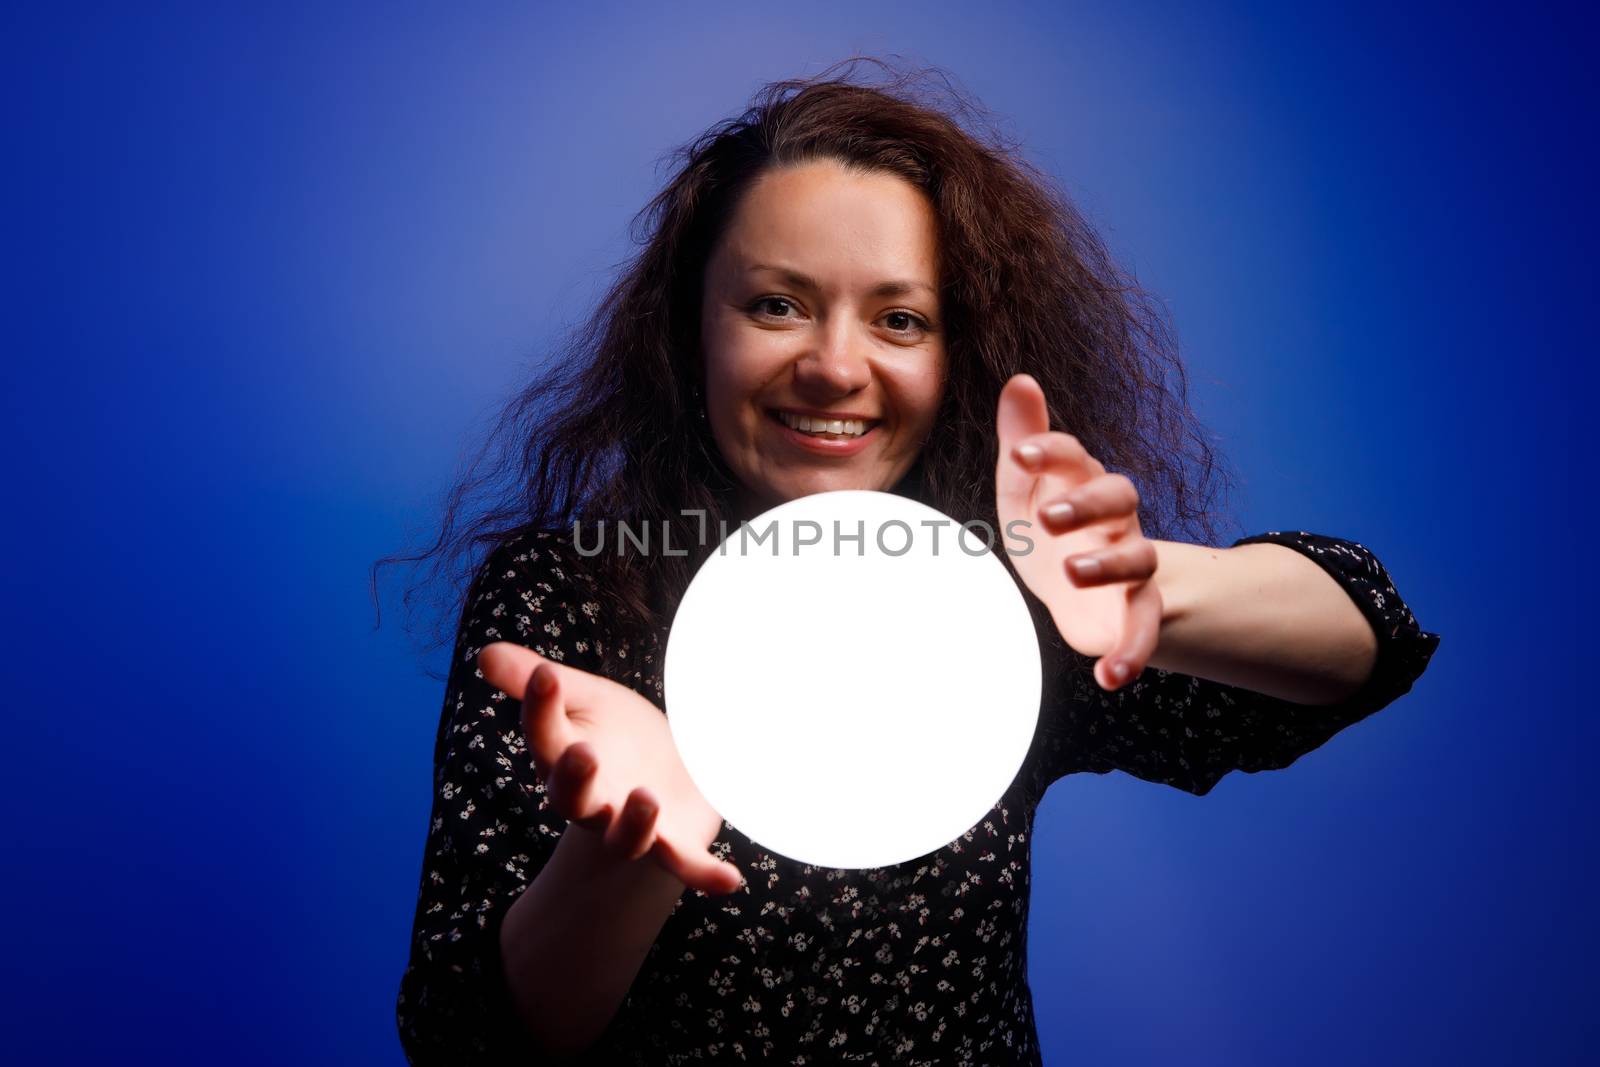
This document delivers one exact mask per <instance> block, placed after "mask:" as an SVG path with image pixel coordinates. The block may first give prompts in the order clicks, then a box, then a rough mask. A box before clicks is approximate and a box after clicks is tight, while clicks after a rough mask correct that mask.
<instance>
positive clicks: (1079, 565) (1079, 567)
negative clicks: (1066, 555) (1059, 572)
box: [1072, 556, 1100, 578]
mask: <svg viewBox="0 0 1600 1067" xmlns="http://www.w3.org/2000/svg"><path fill="white" fill-rule="evenodd" d="M1072 569H1073V570H1074V571H1076V572H1077V573H1078V574H1080V575H1082V576H1083V577H1085V578H1093V577H1094V576H1095V575H1097V574H1099V573H1100V561H1099V560H1097V559H1095V558H1094V557H1093V556H1089V557H1087V558H1086V559H1075V560H1073V561H1072Z"/></svg>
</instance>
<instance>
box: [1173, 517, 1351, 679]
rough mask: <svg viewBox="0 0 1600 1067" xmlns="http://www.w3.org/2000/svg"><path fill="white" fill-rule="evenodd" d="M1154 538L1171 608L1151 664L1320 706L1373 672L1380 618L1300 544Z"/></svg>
mask: <svg viewBox="0 0 1600 1067" xmlns="http://www.w3.org/2000/svg"><path fill="white" fill-rule="evenodd" d="M1152 543H1153V544H1154V545H1155V547H1156V555H1157V558H1158V560H1159V563H1158V564H1157V567H1156V573H1155V576H1154V578H1153V579H1152V580H1153V581H1154V582H1155V583H1156V585H1157V586H1158V587H1159V588H1160V590H1161V600H1162V605H1163V611H1162V619H1161V636H1160V638H1159V640H1158V642H1157V645H1156V650H1155V653H1154V654H1153V655H1152V656H1151V657H1150V661H1149V664H1148V665H1149V666H1151V667H1159V668H1161V669H1163V670H1167V671H1174V672H1177V673H1180V674H1189V675H1193V676H1195V677H1197V678H1206V679H1209V680H1210V681H1213V682H1221V683H1223V684H1224V685H1232V686H1238V687H1239V688H1242V689H1249V690H1253V691H1254V692H1257V693H1265V694H1267V695H1268V696H1273V697H1278V698H1279V699H1281V700H1287V701H1291V702H1293V703H1296V704H1311V705H1331V704H1337V703H1339V702H1340V701H1342V700H1344V699H1345V698H1347V697H1348V696H1350V695H1351V694H1352V693H1354V692H1356V691H1357V690H1358V689H1360V688H1361V687H1362V685H1363V684H1364V683H1365V682H1366V681H1367V679H1368V678H1369V677H1370V676H1371V675H1372V669H1373V665H1374V663H1375V661H1376V659H1377V651H1378V639H1377V635H1376V634H1374V633H1373V630H1372V626H1371V625H1370V624H1369V623H1368V622H1367V620H1366V618H1365V617H1364V616H1363V615H1362V613H1361V609H1360V608H1358V607H1357V606H1356V604H1355V602H1354V601H1353V600H1351V599H1350V595H1349V594H1348V593H1346V592H1345V590H1344V589H1343V588H1341V587H1340V585H1339V583H1338V582H1336V581H1334V580H1333V579H1332V578H1331V577H1329V575H1328V573H1327V572H1326V571H1324V570H1323V569H1322V568H1321V567H1319V566H1318V565H1317V564H1316V563H1314V562H1312V561H1311V560H1309V559H1307V558H1306V557H1305V556H1303V555H1301V554H1300V553H1299V552H1296V551H1294V550H1293V549H1290V548H1285V547H1284V546H1282V545H1273V544H1248V545H1238V546H1235V547H1233V548H1213V547H1210V546H1206V545H1191V544H1184V543H1182V542H1178V541H1153V542H1152Z"/></svg>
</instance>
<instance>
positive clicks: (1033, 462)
mask: <svg viewBox="0 0 1600 1067" xmlns="http://www.w3.org/2000/svg"><path fill="white" fill-rule="evenodd" d="M1042 459H1044V449H1042V448H1040V447H1039V446H1038V445H1018V446H1017V462H1019V463H1021V464H1022V465H1023V466H1024V467H1037V466H1038V465H1039V461H1040V460H1042Z"/></svg>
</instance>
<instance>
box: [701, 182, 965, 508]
mask: <svg viewBox="0 0 1600 1067" xmlns="http://www.w3.org/2000/svg"><path fill="white" fill-rule="evenodd" d="M938 282H939V252H938V220H937V218H936V217H935V215H934V212H933V207H932V205H931V204H930V203H929V202H928V199H927V197H926V196H924V195H923V194H922V193H921V191H919V190H918V189H916V188H915V187H914V186H912V185H909V184H908V183H906V182H905V181H904V180H902V179H901V178H899V177H897V176H895V175H892V174H887V173H885V172H883V171H880V170H869V169H862V168H854V167H849V166H847V165H845V164H843V163H841V162H839V161H837V160H836V159H831V158H821V159H816V160H812V161H807V162H803V163H799V164H795V165H792V166H787V167H781V168H775V169H773V170H771V171H769V172H768V173H766V174H764V175H762V176H761V177H760V178H759V179H757V180H756V181H755V182H753V183H752V184H751V187H750V189H749V191H748V192H746V193H745V195H744V196H743V198H742V199H741V200H740V202H739V206H738V208H737V209H736V210H735V211H734V214H733V218H732V219H731V221H730V222H729V224H728V229H727V232H726V233H725V234H724V235H723V238H722V240H721V242H720V243H719V244H718V246H717V248H716V251H715V252H714V253H713V254H712V257H711V261H710V263H709V264H708V265H707V267H706V272H705V296H704V303H703V310H702V314H701V321H702V323H703V327H702V329H703V333H702V339H701V343H702V352H703V354H704V359H705V380H706V386H705V401H706V411H707V414H708V416H709V419H710V422H711V433H712V436H713V438H714V440H715V441H716V445H717V449H718V451H719V452H720V454H721V455H722V457H723V459H724V460H725V461H726V462H727V465H728V468H729V470H730V472H731V473H732V475H733V477H734V479H735V480H736V481H737V482H738V484H739V491H740V492H739V496H740V504H739V509H740V511H741V513H742V517H749V516H751V515H754V514H758V513H760V512H762V511H765V510H767V509H768V508H770V507H773V506H775V505H777V504H781V503H783V502H784V501H786V500H792V499H794V498H795V497H797V496H804V495H806V494H809V493H821V492H827V491H828V490H830V489H881V490H888V489H891V488H893V487H894V486H895V484H896V483H898V482H899V481H900V479H901V478H903V477H904V476H905V474H906V472H907V471H909V470H910V469H911V465H912V464H913V463H914V462H916V459H917V456H918V454H919V453H920V452H921V451H922V445H923V442H924V441H925V440H926V439H927V436H928V433H929V432H930V431H931V430H932V429H933V422H934V416H935V414H936V412H937V411H938V407H939V400H940V397H941V395H942V394H943V392H944V379H945V361H946V357H945V344H944V335H943V333H942V332H940V331H939V330H938V329H937V328H936V325H935V324H936V323H938V322H939V320H940V315H939V285H938Z"/></svg>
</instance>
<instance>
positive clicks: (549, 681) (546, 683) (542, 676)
mask: <svg viewBox="0 0 1600 1067" xmlns="http://www.w3.org/2000/svg"><path fill="white" fill-rule="evenodd" d="M554 684H555V679H554V678H552V677H551V676H550V672H549V671H548V670H546V669H545V668H543V667H540V668H539V669H538V670H536V671H534V672H533V691H534V692H535V693H538V694H539V695H540V696H544V695H545V694H546V693H548V692H550V687H551V686H552V685H554Z"/></svg>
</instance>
